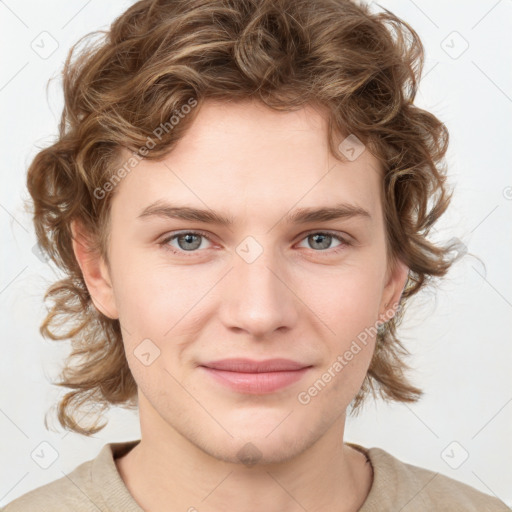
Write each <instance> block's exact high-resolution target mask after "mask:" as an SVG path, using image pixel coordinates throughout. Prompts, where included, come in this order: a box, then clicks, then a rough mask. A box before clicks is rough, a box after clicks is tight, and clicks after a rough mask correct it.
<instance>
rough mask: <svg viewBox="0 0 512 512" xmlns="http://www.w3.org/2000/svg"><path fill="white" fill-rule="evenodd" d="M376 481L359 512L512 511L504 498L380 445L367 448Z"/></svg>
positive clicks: (364, 450) (365, 449) (366, 452)
mask: <svg viewBox="0 0 512 512" xmlns="http://www.w3.org/2000/svg"><path fill="white" fill-rule="evenodd" d="M347 444H349V445H350V446H352V447H353V448H356V449H359V450H360V451H363V453H365V454H366V455H367V457H368V458H369V460H370V462H371V464H372V466H373V470H374V481H373V484H372V487H371V489H370V493H369V494H368V496H367V499H366V501H365V503H364V504H363V508H361V510H360V512H372V511H373V510H379V511H382V510H395V509H397V507H398V509H399V510H401V511H402V512H412V511H414V512H420V511H427V510H428V511H430V510H437V511H441V512H501V511H503V512H505V511H508V512H510V509H509V508H508V507H507V506H506V505H505V503H503V502H502V501H501V500H499V499H498V498H496V497H494V496H490V495H488V494H485V493H483V492H480V491H479V490H477V489H475V488H474V487H471V486H470V485H467V484H464V483H462V482H459V481H458V480H454V479H453V478H450V477H448V476H446V475H443V474H441V473H438V472H435V471H431V470H429V469H426V468H422V467H419V466H415V465H413V464H408V463H406V462H403V461H401V460H399V459H397V458H396V457H394V456H393V455H391V454H390V453H388V452H386V451H385V450H383V449H381V448H376V447H374V448H364V447H362V446H360V445H355V444H353V443H347Z"/></svg>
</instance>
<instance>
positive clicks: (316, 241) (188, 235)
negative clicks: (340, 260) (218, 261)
mask: <svg viewBox="0 0 512 512" xmlns="http://www.w3.org/2000/svg"><path fill="white" fill-rule="evenodd" d="M204 240H207V241H208V242H211V239H210V238H209V237H208V236H207V235H206V234H205V233H203V232H201V231H182V232H180V233H174V234H172V235H169V236H168V237H166V238H165V239H164V240H162V241H161V242H159V245H160V246H161V247H162V248H163V249H165V250H168V251H171V252H172V253H174V254H181V255H182V254H185V253H187V252H188V253H195V252H199V251H198V250H199V249H207V248H208V247H204V246H203V243H202V242H203V241H204ZM302 240H306V241H309V240H311V242H310V244H311V247H310V248H312V249H313V250H315V252H327V251H328V250H329V249H332V247H330V246H331V244H332V241H333V240H337V241H338V242H339V245H337V246H335V247H334V249H332V250H331V251H328V252H329V253H330V254H332V253H337V252H339V251H342V250H343V249H344V248H345V247H348V246H350V245H351V242H349V241H348V240H347V239H345V238H344V237H342V236H341V235H339V234H335V233H330V232H327V231H313V232H311V233H308V234H307V235H306V236H305V238H303V239H302ZM172 242H175V245H172V244H171V243H172Z"/></svg>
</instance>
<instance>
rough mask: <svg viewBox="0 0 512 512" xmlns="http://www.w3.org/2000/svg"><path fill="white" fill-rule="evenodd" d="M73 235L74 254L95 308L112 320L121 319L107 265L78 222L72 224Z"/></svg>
mask: <svg viewBox="0 0 512 512" xmlns="http://www.w3.org/2000/svg"><path fill="white" fill-rule="evenodd" d="M71 233H72V237H73V252H74V253H75V258H76V260H77V262H78V264H79V265H80V269H81V270H82V275H83V277H84V281H85V284H86V286H87V289H88V290H89V294H90V296H91V298H92V302H93V304H94V306H95V307H96V309H97V310H98V311H100V312H101V313H103V314H104V315H105V316H107V317H109V318H111V319H115V318H119V314H118V312H117V307H116V303H115V298H114V289H113V287H112V281H111V278H110V273H109V271H108V267H107V264H106V263H105V261H104V259H103V257H102V256H101V255H100V254H99V253H98V252H97V251H94V250H92V248H91V243H90V240H89V238H88V237H87V234H86V232H85V230H84V229H83V227H82V225H81V224H80V223H79V222H78V221H76V220H73V221H72V222H71Z"/></svg>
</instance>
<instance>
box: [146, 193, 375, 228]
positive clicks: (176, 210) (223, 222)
mask: <svg viewBox="0 0 512 512" xmlns="http://www.w3.org/2000/svg"><path fill="white" fill-rule="evenodd" d="M148 217H162V218H169V219H180V220H188V221H196V222H203V223H206V224H217V225H220V226H228V227H229V226H232V225H233V224H234V219H233V218H232V217H228V216H225V215H223V214H221V213H217V212H215V211H213V210H209V209H199V208H192V207H188V206H177V205H172V204H169V203H166V202H164V201H162V200H158V201H155V202H154V203H152V204H150V205H149V206H147V207H146V208H144V210H142V212H141V213H140V214H139V215H138V218H139V219H147V218H148ZM352 217H360V218H364V219H368V220H371V218H372V216H371V215H370V213H369V212H368V211H367V210H365V209H364V208H362V207H360V206H358V205H353V204H347V203H340V204H337V205H335V206H332V207H319V208H298V209H296V210H294V211H292V212H289V213H288V214H286V215H285V216H284V220H285V222H286V223H288V224H307V223H311V222H327V221H330V220H336V219H348V218H352Z"/></svg>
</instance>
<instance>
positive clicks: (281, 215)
mask: <svg viewBox="0 0 512 512" xmlns="http://www.w3.org/2000/svg"><path fill="white" fill-rule="evenodd" d="M388 22H390V23H394V24H396V26H397V27H399V28H400V30H402V31H403V32H402V33H401V34H402V35H403V34H405V33H406V32H407V31H409V34H410V35H411V36H412V42H410V43H407V39H406V38H405V37H404V38H400V37H399V38H398V39H396V40H394V39H393V38H392V37H391V35H390V32H389V31H388V29H387V27H386V23H388ZM407 44H410V47H409V46H407ZM421 59H422V49H421V43H420V42H419V40H418V38H417V35H416V34H415V33H414V31H412V29H410V27H408V26H407V25H406V24H405V23H403V22H401V21H399V20H398V19H397V18H395V17H394V16H393V15H392V14H391V13H386V14H381V15H374V14H370V13H369V11H368V10H367V9H366V8H364V7H361V6H357V5H355V4H354V3H351V2H348V1H343V0H338V1H336V2H331V1H328V0H315V1H308V2H296V1H261V0H258V1H254V2H251V1H231V2H228V1H224V0H212V1H209V2H204V1H195V2H194V1H193V2H184V1H174V2H155V1H151V2H150V1H141V2H138V3H136V4H135V5H133V6H132V7H131V8H130V9H128V11H127V12H126V13H124V14H123V15H122V16H121V17H120V18H119V19H118V20H116V22H115V23H114V24H113V26H112V27H111V30H110V32H109V34H108V37H107V38H106V40H105V41H104V42H103V43H102V44H101V45H100V46H98V47H97V48H92V49H90V50H88V52H85V51H84V53H83V54H82V55H81V57H80V59H78V60H77V61H76V62H72V61H71V59H68V61H67V62H66V68H65V73H64V79H65V82H64V88H65V92H66V109H65V111H64V114H63V121H62V123H61V132H60V138H59V140H58V141H57V142H56V143H55V144H54V145H53V146H51V147H50V148H47V149H45V150H43V151H41V153H39V154H38V155H37V157H36V158H35V160H34V162H33V163H32V165H31V167H30V169H29V174H28V187H29V191H30V193H31V195H32V198H33V200H34V207H35V208H34V221H35V226H36V230H37V234H38V237H39V241H40V244H41V246H42V247H43V248H44V249H45V250H46V251H47V252H48V253H49V254H50V255H51V256H52V258H53V260H54V261H55V262H56V263H57V264H59V265H60V266H61V268H63V269H65V271H66V272H67V273H68V275H69V277H68V278H67V279H65V280H62V281H60V282H58V283H56V284H55V285H54V286H53V287H52V288H51V289H50V290H49V292H48V294H47V296H48V298H52V299H53V301H54V304H53V307H52V309H51V310H50V313H49V315H48V317H47V318H46V320H45V322H44V324H43V326H42V332H43V333H44V334H46V335H47V336H49V337H53V338H54V339H56V337H57V334H56V332H55V328H56V326H57V325H59V326H60V329H62V326H63V325H64V326H66V325H68V326H69V331H68V332H67V337H68V338H69V339H70V340H71V342H72V344H73V349H74V352H73V355H72V357H71V358H70V359H69V361H68V362H67V366H66V368H65V370H64V372H63V380H62V382H61V383H59V384H60V385H62V386H66V387H69V388H72V389H73V390H74V391H72V392H70V393H68V394H67V395H66V396H65V398H64V399H63V401H62V402H61V403H60V405H59V419H60V421H61V423H62V425H63V426H65V427H67V428H70V429H72V430H74V431H76V432H81V433H83V434H86V435H87V434H91V433H93V432H96V431H98V430H99V429H100V428H102V427H98V426H97V425H95V426H93V427H90V428H85V427H83V426H80V425H79V424H78V422H77V418H78V417H79V416H78V414H77V411H78V409H79V406H80V405H84V404H85V405H95V404H100V405H110V404H121V405H126V406H130V405H132V406H133V405H136V406H137V407H138V410H139V414H140V423H141V439H140V440H136V441H132V442H128V443H109V444H107V445H106V446H105V447H104V448H103V450H102V451H101V452H100V454H99V455H98V456H97V457H96V458H94V459H93V460H91V461H88V462H85V463H83V464H82V465H80V466H79V467H78V468H76V469H75V470H74V471H73V472H72V473H71V474H69V475H66V476H65V477H63V478H61V479H59V480H57V481H55V482H52V483H50V484H47V485H45V486H43V487H40V488H38V489H35V490H33V491H31V492H29V493H27V494H26V495H24V496H22V497H20V498H18V499H17V500H14V502H12V503H11V504H9V505H8V506H7V507H6V509H5V510H6V511H7V512H16V511H25V510H27V511H28V510H52V511H61V510H62V511H64V510H66V511H68V510H75V511H89V510H91V511H92V510H105V511H106V510H111V511H118V510H122V511H128V512H136V511H141V510H151V511H154V512H159V511H164V510H165V511H169V510H172V511H174V510H176V511H178V510H183V511H196V510H197V511H203V510H204V511H206V510H209V511H224V510H237V511H247V512H248V511H254V510H265V511H270V512H272V511H276V512H277V511H283V510H284V511H290V512H291V511H303V510H308V511H319V510H329V511H331V510H332V511H334V510H335V511H337V512H349V511H350V512H351V511H358V510H359V511H363V512H370V511H377V510H379V511H382V510H389V511H391V510H393V511H395V510H404V511H405V510H415V511H423V510H425V511H426V510H451V511H452V510H466V511H469V510H474V511H477V510H479V511H480V510H489V511H491V510H492V511H498V510H507V507H505V505H504V504H503V503H502V502H501V501H500V500H498V499H496V498H494V497H491V496H488V495H486V494H483V493H481V492H479V491H477V490H476V489H473V488H471V487H469V486H467V485H465V484H462V483H460V482H457V481H455V480H452V479H450V478H448V477H446V476H443V475H440V474H438V473H434V472H431V471H429V470H426V469H423V468H419V467H416V466H412V465H409V464H405V463H403V462H401V461H399V460H398V459H396V458H395V457H393V456H392V455H391V454H389V453H387V452H385V451H384V450H381V449H379V448H365V447H362V446H359V445H356V444H352V443H346V442H343V437H344V426H345V420H346V414H347V410H348V409H349V407H352V408H353V410H356V409H357V408H358V407H359V406H360V404H361V403H362V402H363V399H364V398H365V397H366V396H367V395H368V393H369V392H370V391H374V387H377V388H378V390H379V392H380V393H381V395H382V396H383V397H384V398H387V399H389V400H398V401H409V402H411V401H414V400H417V399H418V397H419V396H420V395H421V391H420V390H419V389H417V388H415V387H414V386H412V385H411V384H410V383H409V382H408V381H407V379H406V378H405V376H404V373H403V370H404V369H405V364H404V362H403V361H402V359H401V357H400V356H401V352H400V347H401V345H400V341H399V340H398V338H397V336H396V330H395V328H396V324H397V321H398V320H399V319H400V314H401V313H402V306H403V304H404V302H405V301H406V299H407V298H409V297H410V296H411V295H413V294H414V293H417V292H418V291H419V290H420V289H421V287H422V285H423V283H424V279H425V278H426V277H427V276H442V275H444V274H445V273H446V272H447V270H448V268H449V266H450V264H451V261H449V260H448V252H449V250H450V249H451V247H448V248H445V247H437V246H435V245H433V244H432V243H431V242H429V241H428V240H427V238H426V231H428V228H429V227H430V226H431V225H432V224H433V223H434V222H435V221H436V220H437V219H438V218H439V216H440V215H441V214H442V213H443V212H444V211H445V209H446V207H447V206H448V203H449V196H448V195H447V193H446V190H445V186H444V181H445V176H444V175H443V174H442V172H441V165H440V164H441V161H442V158H443V156H444V154H445V152H446V145H447V133H446V129H445V127H444V125H442V123H441V122H440V121H439V120H437V119H436V118H435V117H434V116H432V115H431V114H429V113H427V112H425V111H423V110H421V109H418V108H417V107H415V106H414V105H413V104H412V100H413V99H414V94H415V91H416V83H417V82H416V80H417V77H416V75H415V73H414V71H413V70H414V64H415V63H416V62H417V61H418V60H419V61H420V62H421ZM420 68H421V66H420ZM406 85H409V86H411V87H410V89H407V87H406ZM434 193H438V195H437V196H435V197H434ZM432 199H435V201H434V206H432V208H431V209H430V210H428V208H427V202H428V201H427V200H432ZM66 317H67V324H66V323H63V322H62V318H66ZM60 336H62V331H61V334H60ZM78 359H79V360H80V361H78Z"/></svg>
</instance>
